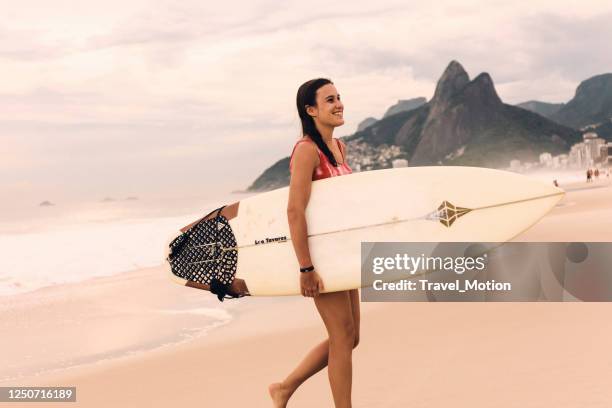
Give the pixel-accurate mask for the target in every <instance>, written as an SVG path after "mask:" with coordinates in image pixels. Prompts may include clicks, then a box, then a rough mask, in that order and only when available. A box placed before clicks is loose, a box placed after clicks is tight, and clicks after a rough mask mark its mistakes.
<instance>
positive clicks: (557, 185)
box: [553, 179, 559, 187]
mask: <svg viewBox="0 0 612 408" xmlns="http://www.w3.org/2000/svg"><path fill="white" fill-rule="evenodd" d="M553 184H554V185H555V187H559V183H557V180H556V179H555V180H553Z"/></svg>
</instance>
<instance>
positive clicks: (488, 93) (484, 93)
mask: <svg viewBox="0 0 612 408" xmlns="http://www.w3.org/2000/svg"><path fill="white" fill-rule="evenodd" d="M463 94H464V96H465V99H466V100H467V101H470V100H473V101H477V102H478V105H480V106H489V107H494V106H499V105H501V104H502V100H501V98H500V97H499V95H497V91H496V90H495V85H494V84H493V79H492V78H491V76H490V75H489V74H488V73H486V72H483V73H482V74H480V75H478V76H477V77H476V78H474V80H473V81H472V82H470V83H469V84H468V85H467V86H466V87H465V88H464V91H463Z"/></svg>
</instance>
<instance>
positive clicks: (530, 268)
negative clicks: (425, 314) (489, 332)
mask: <svg viewBox="0 0 612 408" xmlns="http://www.w3.org/2000/svg"><path fill="white" fill-rule="evenodd" d="M361 249H362V251H361V258H362V259H361V261H362V263H361V279H362V287H363V288H364V289H363V290H362V292H361V295H362V300H363V301H515V302H516V301H519V302H520V301H529V302H533V301H553V302H558V301H603V302H607V301H612V243H608V242H511V243H465V242H442V243H439V242H420V243H416V242H395V243H379V242H376V243H372V242H364V243H362V248H361Z"/></svg>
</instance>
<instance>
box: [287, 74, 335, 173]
mask: <svg viewBox="0 0 612 408" xmlns="http://www.w3.org/2000/svg"><path fill="white" fill-rule="evenodd" d="M327 84H332V85H333V84H334V83H333V82H332V81H331V80H329V79H327V78H317V79H311V80H310V81H308V82H304V83H303V84H302V85H301V86H300V88H299V89H298V91H297V97H296V104H297V110H298V114H299V115H300V121H301V122H302V134H303V135H304V136H308V137H309V138H310V139H311V140H312V141H313V142H315V144H316V145H317V146H318V147H319V149H320V150H321V151H322V152H323V154H325V156H327V159H328V160H329V162H330V163H331V164H332V165H334V166H336V167H338V162H336V158H335V157H334V155H333V153H332V152H331V150H329V147H327V145H326V144H325V143H324V142H323V137H322V136H321V133H319V130H318V129H317V127H316V126H315V123H314V119H313V118H312V116H310V115H309V114H308V112H306V105H309V106H316V105H317V99H316V96H317V90H318V89H319V88H321V87H322V86H323V85H327Z"/></svg>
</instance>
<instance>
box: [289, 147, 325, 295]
mask: <svg viewBox="0 0 612 408" xmlns="http://www.w3.org/2000/svg"><path fill="white" fill-rule="evenodd" d="M318 160H319V155H318V153H317V151H316V148H315V147H314V146H312V145H311V144H310V143H301V144H300V145H298V146H297V147H296V149H295V151H294V153H293V164H292V172H291V182H290V184H289V202H288V204H287V219H288V221H289V232H290V234H291V242H292V243H293V249H294V250H295V254H296V256H297V259H298V263H299V264H300V267H302V268H303V267H307V266H310V265H312V260H311V259H310V250H309V248H308V226H307V224H306V207H307V206H308V200H309V199H310V189H311V186H312V172H313V171H314V169H315V167H316V166H317V163H318ZM296 272H297V271H296ZM297 273H299V272H297ZM300 289H301V292H302V295H304V296H309V297H314V296H317V295H318V294H319V292H320V291H322V290H323V281H322V280H321V278H320V277H319V275H318V274H317V272H316V270H315V271H312V272H305V273H300Z"/></svg>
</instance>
